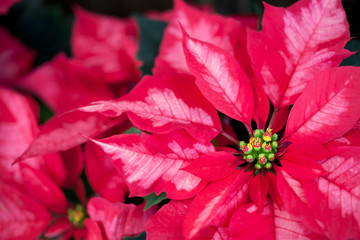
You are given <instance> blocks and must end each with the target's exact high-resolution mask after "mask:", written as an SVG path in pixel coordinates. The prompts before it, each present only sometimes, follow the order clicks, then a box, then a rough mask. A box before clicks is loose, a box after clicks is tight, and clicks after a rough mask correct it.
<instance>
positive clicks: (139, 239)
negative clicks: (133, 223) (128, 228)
mask: <svg viewBox="0 0 360 240" xmlns="http://www.w3.org/2000/svg"><path fill="white" fill-rule="evenodd" d="M123 239H124V240H145V239H146V232H143V233H141V234H140V235H138V236H136V237H123Z"/></svg>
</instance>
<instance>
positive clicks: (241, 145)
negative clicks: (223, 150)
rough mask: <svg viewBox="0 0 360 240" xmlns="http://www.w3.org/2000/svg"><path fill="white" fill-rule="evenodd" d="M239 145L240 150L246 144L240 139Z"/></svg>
mask: <svg viewBox="0 0 360 240" xmlns="http://www.w3.org/2000/svg"><path fill="white" fill-rule="evenodd" d="M239 146H240V150H244V147H245V146H246V142H244V141H240V143H239Z"/></svg>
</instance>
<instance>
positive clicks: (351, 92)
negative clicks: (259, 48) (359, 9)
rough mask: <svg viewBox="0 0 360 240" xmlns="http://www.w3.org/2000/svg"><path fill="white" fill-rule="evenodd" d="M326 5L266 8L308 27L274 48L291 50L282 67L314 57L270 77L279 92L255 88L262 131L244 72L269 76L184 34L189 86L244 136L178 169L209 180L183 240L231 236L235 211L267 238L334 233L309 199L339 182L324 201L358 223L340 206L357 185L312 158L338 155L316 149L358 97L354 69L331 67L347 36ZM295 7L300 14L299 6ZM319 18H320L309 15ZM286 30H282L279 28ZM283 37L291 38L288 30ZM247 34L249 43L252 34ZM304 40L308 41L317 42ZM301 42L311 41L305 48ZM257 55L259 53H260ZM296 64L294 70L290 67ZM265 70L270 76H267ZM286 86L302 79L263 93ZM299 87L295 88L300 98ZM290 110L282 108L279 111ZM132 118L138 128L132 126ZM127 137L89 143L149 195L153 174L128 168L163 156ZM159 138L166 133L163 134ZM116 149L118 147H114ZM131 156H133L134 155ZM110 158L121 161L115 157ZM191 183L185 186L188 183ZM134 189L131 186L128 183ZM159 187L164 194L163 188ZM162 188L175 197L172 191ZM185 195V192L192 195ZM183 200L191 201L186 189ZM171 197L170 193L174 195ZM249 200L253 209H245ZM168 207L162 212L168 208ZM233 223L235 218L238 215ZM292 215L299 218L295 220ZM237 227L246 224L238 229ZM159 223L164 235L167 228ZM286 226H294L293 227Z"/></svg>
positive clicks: (106, 108)
mask: <svg viewBox="0 0 360 240" xmlns="http://www.w3.org/2000/svg"><path fill="white" fill-rule="evenodd" d="M332 4H334V6H333V7H332V8H331V9H330V8H328V5H327V4H326V2H325V1H323V2H319V1H317V2H314V1H306V0H304V1H300V2H299V3H297V4H295V5H293V6H292V7H290V8H288V9H282V8H274V7H270V6H267V11H269V10H268V9H271V10H270V11H271V12H272V13H273V14H275V15H276V16H277V19H278V20H280V21H284V19H287V20H288V19H289V17H291V16H292V18H291V20H292V21H287V22H286V23H287V24H292V25H291V26H292V27H294V28H295V27H297V28H301V27H306V29H307V32H306V34H304V36H303V37H304V38H308V39H309V38H311V41H310V40H309V41H307V42H305V47H303V48H301V49H298V51H291V49H290V50H289V49H288V48H289V45H286V44H284V45H282V48H286V49H283V51H286V53H290V57H289V55H286V54H282V55H281V54H280V56H282V58H283V59H285V60H283V62H284V61H285V63H286V64H287V65H286V66H288V67H289V68H290V67H292V68H293V69H294V63H293V62H292V60H289V59H291V58H295V59H297V60H298V61H297V62H295V64H298V65H299V67H300V69H301V68H302V67H303V66H302V61H303V60H304V59H302V58H303V57H305V56H306V59H308V57H309V56H313V57H314V61H308V62H307V68H306V71H309V74H310V75H311V78H310V79H309V78H308V76H307V75H300V73H297V75H296V78H295V76H292V75H290V76H289V75H286V74H283V75H285V76H286V77H283V78H282V79H279V80H277V81H275V80H276V79H275V80H274V83H273V85H275V86H277V85H278V84H282V82H285V81H287V82H288V83H289V84H288V88H285V89H281V88H280V87H276V88H273V89H272V91H274V92H269V91H268V90H266V88H267V87H268V86H267V85H264V90H265V91H264V92H265V93H267V95H268V98H269V99H270V100H271V101H272V102H273V105H274V106H275V111H274V113H273V114H272V115H271V116H270V118H269V119H263V120H262V126H263V127H264V126H265V123H266V122H268V124H267V126H268V127H269V129H261V128H260V129H257V130H253V129H252V126H251V120H252V118H253V116H254V115H253V111H254V108H258V107H261V106H260V105H259V104H261V103H262V102H263V101H259V99H257V98H259V95H258V94H256V91H257V90H258V89H254V88H262V85H261V84H252V83H251V80H250V79H249V77H252V78H254V79H252V81H256V79H257V78H260V77H263V76H261V74H268V73H269V71H267V72H266V71H260V72H257V71H256V68H254V74H249V72H247V71H244V69H243V67H242V66H243V65H242V64H241V62H240V63H239V62H238V61H237V58H236V57H234V56H233V55H232V54H229V53H228V52H227V51H225V50H224V49H222V48H219V47H217V46H214V45H212V44H209V43H206V42H203V41H199V40H197V39H194V38H192V37H190V36H189V35H188V34H187V33H184V39H183V46H184V52H185V56H186V60H187V64H188V66H189V69H190V71H191V72H192V73H193V74H194V75H195V76H196V84H197V86H198V88H199V89H200V91H201V92H202V94H203V95H204V96H205V97H206V98H207V99H208V101H210V102H211V103H212V104H213V105H214V106H215V107H216V108H217V109H218V110H219V111H221V112H223V113H224V114H226V115H228V116H230V117H231V118H234V119H236V120H238V121H241V122H243V123H244V125H245V127H246V128H247V130H248V132H249V134H250V136H249V142H239V141H238V144H239V148H240V149H239V150H238V153H237V154H235V155H234V153H233V151H232V152H226V151H217V152H209V153H202V154H200V156H199V157H198V158H197V159H192V161H190V162H189V163H188V164H186V166H184V167H183V168H182V169H183V170H186V171H187V172H189V173H191V174H193V175H195V176H198V177H199V178H201V179H202V180H203V181H207V182H209V181H210V183H208V184H207V185H206V186H205V188H203V189H202V190H201V191H200V192H199V193H197V195H196V197H195V198H194V200H193V201H192V203H191V205H190V207H189V209H188V210H187V212H186V214H185V216H184V220H183V223H182V224H183V225H182V228H183V234H184V237H185V238H196V236H197V234H199V233H200V231H202V230H204V229H206V228H208V227H210V226H215V227H224V226H225V227H226V226H228V227H229V236H237V235H238V234H240V232H239V231H238V230H236V229H235V228H234V227H231V226H233V225H234V226H236V225H238V224H239V218H238V216H239V215H242V213H243V212H244V211H245V212H247V213H252V212H255V215H249V219H252V221H250V222H245V223H244V222H242V223H241V224H242V226H244V227H245V228H246V227H247V226H249V227H250V226H253V225H254V223H255V222H256V221H262V220H264V221H265V219H267V220H266V221H269V222H271V223H272V224H269V225H268V226H266V227H268V229H267V231H266V233H268V234H267V235H266V236H269V237H270V236H271V237H272V238H284V237H285V236H286V235H288V234H292V236H297V237H299V236H307V237H312V236H319V235H321V236H326V237H331V236H334V231H335V232H336V230H331V229H333V228H332V227H333V225H334V224H335V217H333V218H332V219H333V220H331V221H326V217H325V216H328V215H326V214H324V217H322V216H321V215H319V216H320V217H319V218H317V216H316V215H315V214H314V211H313V209H314V208H317V209H321V206H320V205H318V204H315V203H314V204H313V202H316V201H314V200H315V199H317V198H316V197H318V196H320V197H321V199H324V201H325V202H328V201H330V199H329V197H330V194H329V192H328V191H324V190H323V188H324V186H326V184H327V183H329V182H330V183H331V184H334V185H335V186H336V185H337V186H338V187H340V188H341V189H342V190H343V191H344V192H346V194H347V196H348V197H347V198H346V199H344V200H340V199H339V200H340V201H333V200H332V201H331V203H332V204H333V203H334V204H337V207H336V209H339V211H340V212H342V213H344V215H341V214H340V215H341V219H342V221H344V222H345V221H346V220H351V223H354V224H358V223H359V219H358V215H357V212H356V210H355V208H354V207H352V208H346V209H345V208H344V207H343V204H344V202H343V201H345V202H347V203H348V204H349V201H348V200H347V199H349V198H350V199H351V201H355V202H354V206H357V205H356V204H357V199H358V198H359V195H358V191H353V190H352V189H350V186H351V185H343V182H342V181H340V180H339V178H338V176H339V175H338V174H339V173H337V174H336V175H335V178H332V177H330V175H331V174H332V173H333V172H332V171H333V170H331V169H329V168H325V167H324V165H323V164H322V165H320V163H321V161H326V159H332V158H334V157H335V158H336V159H338V157H337V156H336V155H334V152H332V151H330V152H329V151H328V150H327V149H326V148H325V144H326V143H328V142H330V141H332V140H334V139H337V138H339V137H341V136H342V135H344V134H346V133H347V132H348V131H349V130H351V129H352V128H353V127H354V125H355V124H356V122H357V121H358V119H359V117H360V109H359V108H358V106H357V103H358V101H359V100H360V99H359V98H360V97H359V91H360V84H359V74H360V72H359V69H357V68H355V67H341V68H330V67H334V66H337V65H338V63H339V62H340V60H341V59H342V58H344V57H346V56H347V55H348V53H347V52H346V51H345V50H343V46H344V43H345V42H346V41H347V40H348V39H349V34H348V30H347V26H348V25H347V23H346V19H345V14H344V12H343V10H342V8H341V2H340V1H334V2H332ZM314 5H315V6H316V8H315V7H314ZM300 9H302V10H301V11H300ZM309 15H310V16H313V18H312V19H314V22H315V23H316V24H315V23H314V22H313V21H311V22H309V23H308V26H304V24H303V21H305V20H304V19H306V18H307V17H309ZM319 15H321V18H320V17H319V18H318V17H317V16H319ZM266 16H267V15H265V18H264V22H265V23H266V22H267V21H268V19H267V17H266ZM334 16H336V17H334ZM289 22H290V23H289ZM314 25H316V27H314ZM266 26H267V24H264V30H263V31H264V32H266V33H267V34H269V33H268V32H267V31H269V30H266V28H267V27H266ZM291 26H287V28H286V29H288V28H290V27H291ZM331 27H334V28H336V29H337V34H334V35H331V36H329V35H326V37H323V33H324V31H325V29H326V30H328V29H329V28H331ZM277 31H278V30H276V32H277ZM286 33H287V34H290V33H291V32H286ZM259 34H261V32H260V33H259ZM250 36H251V35H250ZM297 36H298V35H297ZM287 37H288V38H290V39H292V40H296V39H298V38H296V39H293V37H292V36H291V35H289V36H287ZM249 38H250V39H251V37H249ZM285 39H286V38H285ZM312 39H316V41H313V40H312ZM249 42H251V41H249ZM270 43H271V42H270ZM270 43H268V44H270ZM306 43H309V44H310V43H311V44H310V45H306ZM276 44H277V43H276ZM327 45H330V46H331V48H330V49H331V50H330V49H329V48H327ZM276 46H277V45H275V47H276ZM252 47H253V46H252ZM269 48H270V47H269ZM275 49H276V48H275ZM313 49H316V51H315V50H313ZM299 51H302V52H303V55H299ZM280 52H281V51H280ZM321 52H322V53H324V54H325V53H327V54H325V55H326V56H328V57H327V58H325V57H321V58H316V56H318V55H317V54H320V53H321ZM291 54H293V55H291ZM258 56H261V55H259V54H257V58H259V57H258ZM270 56H271V55H270ZM262 57H263V58H264V56H263V55H262ZM265 57H266V56H265ZM296 57H297V58H296ZM267 61H268V60H267ZM252 62H253V63H257V62H258V61H257V59H252ZM280 63H281V62H280ZM291 63H292V65H291ZM262 66H263V68H264V67H267V65H265V66H264V65H262ZM295 70H299V69H297V68H295ZM271 71H277V72H279V73H281V72H282V71H283V72H286V71H288V68H278V67H276V66H275V67H272V68H271ZM299 71H300V70H299ZM303 71H305V69H304V70H303ZM295 73H296V71H294V72H293V74H295ZM265 76H267V77H271V76H270V75H269V74H268V75H265ZM299 76H305V77H303V78H301V77H299ZM295 82H296V83H301V84H300V85H299V86H298V87H297V88H296V89H293V90H292V93H293V94H292V95H291V97H289V99H290V100H286V101H285V100H282V99H280V100H279V99H276V98H273V97H272V96H271V94H279V92H281V91H283V92H286V91H290V90H288V89H290V88H294V87H293V84H295ZM260 90H262V89H260ZM134 92H136V89H135V90H134ZM298 92H303V93H302V95H301V96H300V97H299V94H298ZM270 93H271V94H270ZM260 96H261V95H260ZM265 96H266V95H265ZM289 96H290V95H289ZM266 100H267V99H266ZM153 101H156V99H154V100H153ZM294 102H295V103H294ZM292 103H294V106H293V107H292V109H291V110H289V108H288V107H286V105H288V104H292ZM121 104H122V103H121V101H119V102H117V103H104V102H103V103H101V104H100V103H99V104H98V105H94V106H90V107H88V108H84V110H86V111H99V112H103V113H104V114H105V115H109V116H112V115H113V114H114V112H116V109H117V108H116V107H115V106H117V107H119V106H122V105H121ZM265 110H266V109H265ZM289 111H290V114H289V117H287V115H288V113H289ZM120 112H121V110H119V111H117V113H119V114H120ZM135 114H136V113H135ZM262 115H264V116H265V115H266V116H267V115H268V112H265V113H262ZM278 116H281V117H278ZM329 119H331V121H329ZM267 120H268V121H267ZM137 124H138V125H140V124H139V122H138V123H137ZM284 124H286V129H285V132H284V133H282V132H279V134H275V133H274V132H272V130H271V128H273V127H274V128H276V129H278V131H279V130H281V129H282V128H283V126H284ZM277 125H280V126H277ZM199 127H201V126H199ZM171 133H174V132H170V133H169V134H168V135H171ZM155 136H156V135H152V136H151V140H149V141H150V142H151V143H152V142H156V141H155V138H156V137H155ZM144 137H145V136H144ZM146 137H147V136H146ZM133 138H135V137H134V136H126V135H125V136H121V137H113V138H108V139H105V140H100V141H96V142H97V143H98V144H99V145H100V146H102V147H103V149H104V150H105V152H107V153H108V154H109V156H110V157H111V158H112V159H113V161H114V162H116V165H117V166H118V169H120V170H122V171H123V172H124V173H125V175H126V176H127V181H129V182H132V183H136V184H137V185H138V186H141V188H143V187H144V186H145V187H146V186H150V187H152V188H151V190H152V191H155V192H159V191H161V188H160V189H159V188H156V187H155V188H153V187H154V186H156V184H155V182H152V181H153V180H152V179H150V178H148V179H147V178H145V179H142V178H141V176H140V175H139V172H145V171H143V170H139V171H133V169H134V167H135V168H136V166H137V165H136V164H138V163H139V162H142V161H144V163H145V164H141V167H142V169H145V168H146V167H147V166H148V165H150V164H152V163H153V164H155V165H154V166H152V167H153V168H152V169H153V171H155V170H156V172H157V173H158V172H160V173H161V170H160V169H158V168H157V166H163V165H164V164H165V163H167V161H168V160H162V161H158V160H157V159H158V158H159V157H160V156H163V155H164V154H163V153H162V151H163V150H164V148H163V149H159V150H158V151H155V150H156V149H157V148H159V147H157V148H156V147H152V148H150V147H148V146H146V145H145V144H144V143H140V144H139V143H138V142H136V141H133V140H130V139H133ZM136 138H137V137H136ZM162 138H163V139H164V140H165V139H166V138H165V137H164V136H162ZM173 139H174V141H180V140H179V139H182V137H179V136H178V135H173ZM129 143H131V146H130V145H129ZM290 143H291V144H290ZM150 145H151V144H150ZM166 145H167V146H170V144H169V143H167V144H166V142H165V144H162V145H161V146H166ZM125 149H126V153H123V151H124V150H125ZM130 149H141V152H139V150H136V151H133V150H131V151H130V152H129V154H128V152H127V151H128V150H130ZM165 149H166V148H165ZM308 149H314V151H311V152H309V150H308ZM154 151H155V152H154ZM354 151H355V150H354ZM133 152H136V153H137V154H133ZM130 153H131V154H130ZM149 153H150V154H149ZM158 154H159V155H158ZM149 155H150V156H149ZM129 156H131V157H129ZM345 159H346V158H345ZM119 160H121V161H120V162H119ZM138 161H139V162H138ZM342 161H343V162H344V161H345V160H342ZM118 162H119V164H118ZM159 163H162V164H161V165H160V164H159ZM349 164H350V163H349ZM144 166H145V167H144ZM349 167H351V165H349ZM237 168H238V169H237ZM159 170H160V171H159ZM245 170H248V171H245ZM180 171H181V169H179V174H180ZM326 171H328V172H329V173H328V174H329V177H325V179H326V181H327V183H326V181H325V180H322V179H323V178H324V177H323V176H326ZM165 174H166V173H163V175H162V176H161V175H160V176H159V177H158V175H159V174H156V178H155V179H154V180H155V181H157V180H158V179H162V181H163V180H164V177H165V176H166V175H165ZM340 174H341V173H340ZM349 177H351V176H349ZM324 181H325V183H324ZM170 182H171V181H170ZM180 182H181V181H180ZM307 183H312V184H315V189H317V190H318V191H314V193H315V194H314V195H316V197H314V195H312V194H311V192H312V190H313V189H314V186H313V185H311V186H310V187H311V188H310V189H311V190H309V191H307V188H306V186H307ZM320 183H321V184H320ZM174 184H176V183H174ZM340 184H341V185H340ZM162 185H164V184H162ZM327 185H329V184H327ZM164 186H167V185H164ZM197 186H198V185H193V188H195V187H197ZM133 189H136V188H135V186H134V187H133ZM163 189H164V190H165V191H167V190H168V189H167V188H165V187H164V188H163ZM169 192H170V193H171V194H174V193H172V192H171V191H169ZM188 192H189V191H188ZM195 192H196V191H195ZM190 193H192V194H193V192H191V191H190ZM344 194H345V193H344ZM174 196H175V194H174ZM184 196H186V197H191V196H193V195H191V194H189V195H184ZM176 198H177V199H179V196H176ZM319 202H321V201H317V203H319ZM250 203H253V205H247V207H244V206H245V205H246V204H250ZM268 206H270V209H276V211H275V212H274V211H268V210H269V207H268ZM332 207H333V205H331V206H328V207H327V210H328V211H329V212H332V213H330V216H337V217H340V215H339V214H337V212H334V211H332V210H334V208H332ZM169 211H170V212H171V210H169ZM345 211H346V213H345ZM237 212H239V213H237ZM254 216H258V217H254ZM281 219H287V221H288V225H287V227H285V228H284V226H282V225H281ZM240 221H242V220H241V219H240ZM299 221H301V224H299V223H298V222H299ZM246 223H247V224H248V225H244V224H246ZM274 223H275V224H274ZM165 228H166V227H165ZM165 228H164V229H163V230H164V231H166V229H165ZM294 228H299V229H300V230H298V231H294ZM354 229H356V225H355V226H354V225H352V226H351V227H349V228H346V229H342V230H343V231H344V232H346V234H347V236H350V237H352V238H357V237H358V234H359V232H358V231H356V230H354ZM259 237H260V235H259ZM234 238H235V237H234Z"/></svg>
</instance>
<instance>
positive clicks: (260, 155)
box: [259, 154, 267, 164]
mask: <svg viewBox="0 0 360 240" xmlns="http://www.w3.org/2000/svg"><path fill="white" fill-rule="evenodd" d="M259 162H260V163H261V164H265V163H266V162H267V159H266V157H265V154H259Z"/></svg>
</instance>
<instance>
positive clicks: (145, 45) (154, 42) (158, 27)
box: [135, 15, 166, 75]
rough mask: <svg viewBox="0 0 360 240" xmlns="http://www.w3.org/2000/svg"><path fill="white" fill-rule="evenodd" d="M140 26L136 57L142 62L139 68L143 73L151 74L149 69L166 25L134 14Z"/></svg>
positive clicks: (156, 53) (151, 66)
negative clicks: (138, 46)
mask: <svg viewBox="0 0 360 240" xmlns="http://www.w3.org/2000/svg"><path fill="white" fill-rule="evenodd" d="M135 18H136V20H137V22H138V25H139V28H140V48H139V52H138V58H139V59H140V60H141V61H142V62H143V66H142V67H141V68H140V70H141V71H142V73H143V75H151V73H152V72H151V69H152V68H153V66H154V61H155V58H156V56H157V55H158V52H159V46H160V43H161V40H162V36H163V32H164V30H165V27H166V23H165V22H161V21H154V20H149V19H148V18H146V17H143V16H140V15H136V16H135Z"/></svg>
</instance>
